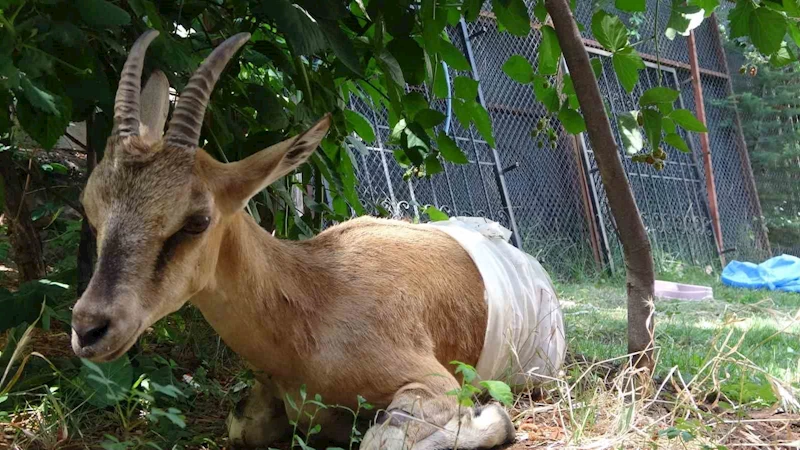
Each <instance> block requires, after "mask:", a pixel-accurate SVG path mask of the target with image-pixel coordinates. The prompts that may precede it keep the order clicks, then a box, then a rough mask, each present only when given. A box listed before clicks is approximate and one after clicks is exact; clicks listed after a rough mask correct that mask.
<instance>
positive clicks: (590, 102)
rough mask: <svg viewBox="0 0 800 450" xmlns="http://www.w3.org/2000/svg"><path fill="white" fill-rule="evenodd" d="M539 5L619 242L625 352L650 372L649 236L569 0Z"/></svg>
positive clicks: (650, 280)
mask: <svg viewBox="0 0 800 450" xmlns="http://www.w3.org/2000/svg"><path fill="white" fill-rule="evenodd" d="M545 6H546V7H547V12H548V13H550V17H551V18H552V19H553V25H554V28H555V31H556V35H557V36H558V41H559V44H561V50H562V52H563V53H564V59H565V60H566V62H567V67H569V71H570V74H572V81H573V85H574V86H575V93H576V94H577V96H578V102H579V103H580V106H581V110H582V111H583V116H584V118H585V120H586V128H587V131H588V135H589V141H590V142H591V143H592V148H593V149H594V156H595V159H596V160H597V167H598V168H599V169H600V177H601V179H602V181H603V187H604V188H605V191H606V195H607V196H608V203H609V206H610V207H611V213H612V214H613V216H614V220H615V221H616V224H617V228H618V230H619V238H620V241H621V242H622V249H623V256H624V258H625V268H626V278H627V283H626V285H627V291H628V351H629V352H630V353H636V356H634V358H633V361H632V363H633V364H635V365H636V366H638V367H648V368H650V369H651V370H652V368H653V366H654V361H653V315H652V311H653V302H652V299H653V288H654V287H653V284H654V280H655V275H654V272H653V255H652V252H651V248H650V240H649V239H648V237H647V232H646V231H645V228H644V223H643V222H642V217H641V215H640V214H639V210H638V208H637V207H636V200H635V199H634V198H633V192H632V191H631V187H630V185H629V184H628V179H627V178H626V176H625V170H624V169H623V167H622V161H621V160H620V157H619V150H618V149H617V143H616V141H615V140H614V135H613V133H612V131H611V123H610V122H609V119H608V115H607V114H606V111H605V107H604V102H603V97H602V95H601V94H600V88H599V87H598V85H597V79H596V78H595V76H594V71H593V70H592V65H591V63H590V61H589V55H588V54H587V53H586V48H585V47H584V46H583V41H582V39H581V35H580V32H579V31H578V27H577V25H576V22H575V19H574V18H573V16H572V11H571V10H570V6H569V0H546V1H545Z"/></svg>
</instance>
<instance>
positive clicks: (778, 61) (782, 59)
mask: <svg viewBox="0 0 800 450" xmlns="http://www.w3.org/2000/svg"><path fill="white" fill-rule="evenodd" d="M795 60H796V58H795V56H794V54H792V51H791V50H790V49H789V47H787V46H786V42H781V48H780V49H779V50H778V51H777V52H775V53H774V54H773V55H772V56H770V58H769V63H770V64H772V66H773V67H778V68H780V67H786V66H788V65H789V64H791V63H793V62H794V61H795Z"/></svg>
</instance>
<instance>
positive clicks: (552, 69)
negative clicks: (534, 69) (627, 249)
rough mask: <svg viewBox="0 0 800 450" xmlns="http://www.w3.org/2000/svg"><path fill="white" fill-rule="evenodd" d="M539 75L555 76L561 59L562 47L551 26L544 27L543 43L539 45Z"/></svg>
mask: <svg viewBox="0 0 800 450" xmlns="http://www.w3.org/2000/svg"><path fill="white" fill-rule="evenodd" d="M538 58H539V74H540V75H555V74H556V72H557V71H558V61H559V59H560V58H561V46H560V45H558V36H556V30H554V29H553V27H551V26H550V25H545V26H543V27H542V43H541V45H539V54H538Z"/></svg>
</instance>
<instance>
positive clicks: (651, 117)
mask: <svg viewBox="0 0 800 450" xmlns="http://www.w3.org/2000/svg"><path fill="white" fill-rule="evenodd" d="M642 114H643V115H644V132H645V134H647V140H648V141H649V142H650V147H651V148H652V149H653V150H655V149H657V148H658V147H659V146H660V145H661V119H662V118H663V116H662V115H661V112H660V111H657V110H655V109H649V108H648V109H643V110H642Z"/></svg>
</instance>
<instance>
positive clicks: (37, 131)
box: [17, 97, 72, 149]
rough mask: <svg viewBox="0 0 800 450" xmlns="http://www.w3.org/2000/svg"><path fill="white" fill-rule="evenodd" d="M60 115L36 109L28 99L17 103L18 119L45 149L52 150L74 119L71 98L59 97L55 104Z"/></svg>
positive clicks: (22, 99) (19, 100) (21, 99)
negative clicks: (72, 118)
mask: <svg viewBox="0 0 800 450" xmlns="http://www.w3.org/2000/svg"><path fill="white" fill-rule="evenodd" d="M55 106H56V109H57V110H58V115H56V114H50V113H49V112H43V111H41V110H40V109H39V108H35V107H34V106H33V105H31V103H30V102H29V101H28V100H27V99H26V98H24V97H23V98H20V99H18V102H17V119H18V120H19V123H20V125H22V128H23V129H24V130H25V132H26V133H28V135H30V137H32V138H33V139H35V140H36V142H38V143H39V145H41V146H42V147H43V148H45V149H51V148H53V146H54V145H56V142H58V139H59V138H60V137H61V136H63V135H64V131H66V129H67V126H69V122H70V119H71V117H72V102H71V101H70V99H69V97H58V98H57V100H56V102H55Z"/></svg>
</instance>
